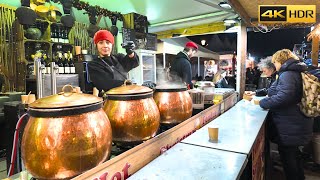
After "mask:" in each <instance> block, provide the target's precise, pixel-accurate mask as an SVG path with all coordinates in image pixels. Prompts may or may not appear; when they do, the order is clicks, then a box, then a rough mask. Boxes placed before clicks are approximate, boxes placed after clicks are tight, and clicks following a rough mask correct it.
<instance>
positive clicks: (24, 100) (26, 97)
mask: <svg viewBox="0 0 320 180" xmlns="http://www.w3.org/2000/svg"><path fill="white" fill-rule="evenodd" d="M21 102H22V104H28V95H21Z"/></svg>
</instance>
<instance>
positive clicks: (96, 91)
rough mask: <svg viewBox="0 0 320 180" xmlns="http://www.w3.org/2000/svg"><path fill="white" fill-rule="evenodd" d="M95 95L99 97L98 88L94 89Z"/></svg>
mask: <svg viewBox="0 0 320 180" xmlns="http://www.w3.org/2000/svg"><path fill="white" fill-rule="evenodd" d="M93 95H94V96H99V90H98V89H97V88H96V87H94V88H93Z"/></svg>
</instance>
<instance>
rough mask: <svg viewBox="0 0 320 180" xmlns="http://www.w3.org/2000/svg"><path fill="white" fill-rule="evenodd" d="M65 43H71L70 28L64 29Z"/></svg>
mask: <svg viewBox="0 0 320 180" xmlns="http://www.w3.org/2000/svg"><path fill="white" fill-rule="evenodd" d="M64 43H69V38H68V28H67V27H65V28H64Z"/></svg>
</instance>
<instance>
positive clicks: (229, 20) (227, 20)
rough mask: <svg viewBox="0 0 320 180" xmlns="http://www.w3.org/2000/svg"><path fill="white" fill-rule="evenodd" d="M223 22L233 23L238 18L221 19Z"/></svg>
mask: <svg viewBox="0 0 320 180" xmlns="http://www.w3.org/2000/svg"><path fill="white" fill-rule="evenodd" d="M223 22H224V23H228V24H234V23H238V22H239V20H238V19H225V20H223Z"/></svg>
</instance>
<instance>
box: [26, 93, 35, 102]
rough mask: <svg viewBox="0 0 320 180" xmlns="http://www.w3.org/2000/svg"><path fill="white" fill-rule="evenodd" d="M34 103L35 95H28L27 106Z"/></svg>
mask: <svg viewBox="0 0 320 180" xmlns="http://www.w3.org/2000/svg"><path fill="white" fill-rule="evenodd" d="M34 101H36V95H35V94H29V97H28V104H31V103H33V102H34Z"/></svg>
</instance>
